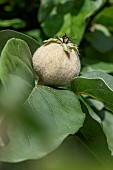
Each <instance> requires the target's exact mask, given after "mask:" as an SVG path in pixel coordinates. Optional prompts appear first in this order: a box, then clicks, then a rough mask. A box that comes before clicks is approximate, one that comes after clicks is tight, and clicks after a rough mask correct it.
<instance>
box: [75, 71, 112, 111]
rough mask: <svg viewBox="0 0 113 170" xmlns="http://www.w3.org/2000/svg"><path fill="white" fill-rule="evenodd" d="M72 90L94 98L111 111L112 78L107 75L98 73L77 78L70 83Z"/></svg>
mask: <svg viewBox="0 0 113 170" xmlns="http://www.w3.org/2000/svg"><path fill="white" fill-rule="evenodd" d="M72 90H73V91H74V92H76V93H79V94H86V95H89V96H91V97H93V98H96V99H97V100H99V101H101V102H103V103H104V105H105V106H106V107H107V108H108V109H110V110H111V111H113V102H112V101H113V77H112V76H110V75H109V74H106V73H102V72H99V71H98V72H91V73H87V74H84V75H82V76H81V77H77V78H75V79H74V80H73V82H72Z"/></svg>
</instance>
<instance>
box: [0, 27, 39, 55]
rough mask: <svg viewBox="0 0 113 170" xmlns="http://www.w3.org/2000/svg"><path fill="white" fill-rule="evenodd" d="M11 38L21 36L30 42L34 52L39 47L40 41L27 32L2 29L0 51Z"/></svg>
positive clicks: (20, 37) (0, 32)
mask: <svg viewBox="0 0 113 170" xmlns="http://www.w3.org/2000/svg"><path fill="white" fill-rule="evenodd" d="M11 38H19V39H22V40H24V41H25V42H26V43H27V44H28V46H29V48H30V50H31V53H32V54H33V53H34V52H35V51H36V49H37V48H38V47H39V43H38V42H37V41H36V40H34V39H33V38H31V37H29V36H27V35H25V34H22V33H20V32H17V31H13V30H3V31H0V53H1V51H2V49H3V47H4V46H5V44H6V42H7V41H8V40H9V39H11Z"/></svg>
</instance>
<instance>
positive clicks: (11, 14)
mask: <svg viewBox="0 0 113 170" xmlns="http://www.w3.org/2000/svg"><path fill="white" fill-rule="evenodd" d="M0 7H1V8H2V10H0V16H1V18H0V29H1V31H0V54H1V56H0V161H5V162H20V161H24V160H29V159H39V158H42V157H44V156H45V155H47V154H48V153H50V152H51V151H54V150H55V149H56V148H58V146H60V145H61V144H62V142H63V141H64V139H65V140H66V138H67V137H68V136H69V135H70V136H72V141H74V140H76V141H80V143H82V144H83V145H84V146H85V147H86V148H87V149H88V150H89V151H90V152H91V154H92V155H93V156H94V158H95V160H96V162H98V163H99V164H101V165H103V166H105V167H106V166H108V165H111V166H112V162H113V158H112V155H113V134H112V130H113V102H112V101H113V1H110V0H106V1H104V0H95V1H94V0H81V1H77V0H71V1H69V0H61V1H59V0H45V1H44V0H43V1H41V2H40V1H38V0H32V1H30V0H29V1H27V0H26V1H25V0H16V1H13V0H10V1H9V0H4V1H3V0H0ZM10 29H11V30H10ZM65 33H67V34H68V35H69V36H70V39H72V40H71V41H73V42H74V43H75V44H77V45H78V46H79V51H80V59H81V65H82V68H81V75H80V76H79V77H75V78H74V79H73V81H72V83H71V85H70V86H69V87H63V88H60V87H59V88H57V89H55V88H53V87H48V86H42V85H39V84H38V85H36V84H35V73H34V70H33V67H32V55H33V53H34V52H35V50H36V49H37V48H38V47H39V46H40V44H41V43H42V41H43V40H44V39H47V38H50V37H54V36H56V35H57V36H60V37H61V36H62V35H64V34H65ZM74 145H76V146H77V143H74ZM74 145H73V146H74Z"/></svg>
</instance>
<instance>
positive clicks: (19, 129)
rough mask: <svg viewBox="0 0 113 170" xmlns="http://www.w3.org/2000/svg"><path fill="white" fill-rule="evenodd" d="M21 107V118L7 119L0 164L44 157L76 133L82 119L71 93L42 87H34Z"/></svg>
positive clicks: (81, 123) (75, 99)
mask: <svg viewBox="0 0 113 170" xmlns="http://www.w3.org/2000/svg"><path fill="white" fill-rule="evenodd" d="M24 108H26V109H27V112H25V113H22V116H20V115H21V114H20V115H18V116H13V118H12V120H11V118H9V124H8V128H7V136H8V137H9V143H8V145H6V146H5V147H2V148H0V160H1V161H7V162H18V161H23V160H26V159H37V158H41V157H43V156H45V155H46V154H48V153H49V152H51V151H53V150H54V149H56V148H57V147H58V146H59V145H60V144H61V143H62V141H63V140H64V139H65V138H66V136H68V135H69V134H74V133H76V132H77V131H78V130H79V128H80V127H81V126H82V125H83V122H84V118H85V114H84V113H83V112H82V110H81V107H80V103H79V100H78V97H77V96H76V95H75V94H74V93H73V92H71V91H68V90H56V89H53V88H50V87H46V86H37V87H35V88H34V89H33V91H32V93H31V94H30V96H29V98H28V99H27V101H26V102H25V104H24ZM23 114H24V117H25V119H23ZM10 120H11V121H10ZM28 120H29V121H28ZM38 127H39V128H38Z"/></svg>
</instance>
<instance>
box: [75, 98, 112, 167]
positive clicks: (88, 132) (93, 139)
mask: <svg viewBox="0 0 113 170" xmlns="http://www.w3.org/2000/svg"><path fill="white" fill-rule="evenodd" d="M80 100H81V106H82V110H83V112H84V113H86V115H87V116H86V119H85V122H84V126H83V127H82V128H81V129H80V130H79V132H78V134H77V135H78V137H79V139H80V140H81V142H82V143H84V144H85V146H86V147H87V148H88V149H89V151H90V152H91V153H92V155H93V156H94V157H95V158H96V159H97V160H98V161H99V162H100V163H101V164H102V165H104V166H106V167H107V165H109V163H110V161H111V154H110V151H109V149H108V145H107V140H106V136H105V134H104V132H103V130H102V127H101V121H100V120H99V121H98V120H97V119H96V120H95V118H94V115H96V114H95V113H94V112H93V110H92V109H91V108H90V107H89V105H88V104H87V103H86V102H85V100H84V99H82V98H80ZM92 112H93V114H92ZM99 122H100V123H99Z"/></svg>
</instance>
